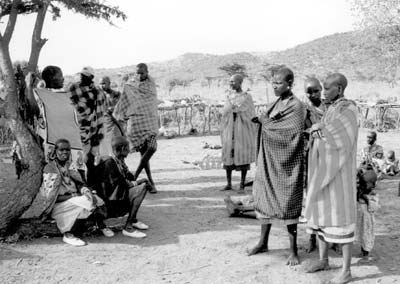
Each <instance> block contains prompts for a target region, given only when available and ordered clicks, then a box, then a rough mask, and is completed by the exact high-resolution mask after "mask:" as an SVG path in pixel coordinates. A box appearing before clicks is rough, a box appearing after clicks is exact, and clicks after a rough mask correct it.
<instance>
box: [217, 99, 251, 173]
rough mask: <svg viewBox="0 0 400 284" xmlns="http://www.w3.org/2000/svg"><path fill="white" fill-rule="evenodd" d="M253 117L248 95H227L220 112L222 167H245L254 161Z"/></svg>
mask: <svg viewBox="0 0 400 284" xmlns="http://www.w3.org/2000/svg"><path fill="white" fill-rule="evenodd" d="M234 116H235V117H234ZM255 116H256V112H255V107H254V103H253V99H252V98H251V95H250V94H248V93H246V92H240V93H237V92H230V93H229V94H228V96H227V98H226V101H225V106H224V109H223V111H222V127H221V141H222V162H223V164H224V165H236V166H238V165H246V164H251V163H253V162H254V161H255V147H256V143H255V135H256V125H255V124H254V123H253V122H251V119H252V118H253V117H255ZM232 151H233V155H232Z"/></svg>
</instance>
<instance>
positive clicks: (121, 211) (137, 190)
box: [106, 183, 149, 218]
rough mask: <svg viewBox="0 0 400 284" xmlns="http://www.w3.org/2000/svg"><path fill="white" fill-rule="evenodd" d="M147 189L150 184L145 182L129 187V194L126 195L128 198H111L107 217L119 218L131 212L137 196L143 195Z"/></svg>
mask: <svg viewBox="0 0 400 284" xmlns="http://www.w3.org/2000/svg"><path fill="white" fill-rule="evenodd" d="M145 190H149V185H148V184H145V183H143V184H141V185H138V186H134V187H131V188H130V189H129V195H128V196H126V198H124V199H123V200H109V201H108V202H107V204H106V205H107V217H108V218H117V217H122V216H124V215H125V214H126V213H129V212H130V211H131V208H132V206H133V201H134V200H135V198H136V197H138V196H139V195H141V194H142V193H143V191H145Z"/></svg>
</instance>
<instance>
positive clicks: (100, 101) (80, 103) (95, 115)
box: [69, 83, 106, 146]
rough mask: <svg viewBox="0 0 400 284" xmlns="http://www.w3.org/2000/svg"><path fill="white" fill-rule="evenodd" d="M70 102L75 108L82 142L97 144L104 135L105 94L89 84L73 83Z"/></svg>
mask: <svg viewBox="0 0 400 284" xmlns="http://www.w3.org/2000/svg"><path fill="white" fill-rule="evenodd" d="M69 91H70V92H71V97H70V99H71V102H72V105H73V106H74V108H75V110H76V115H77V118H78V123H79V130H80V136H81V141H82V144H84V145H88V144H90V145H91V146H98V145H99V144H100V141H101V140H102V139H103V137H104V114H105V111H106V110H105V107H106V106H105V104H106V102H105V96H104V94H103V91H101V90H100V89H98V88H96V87H95V86H94V85H91V86H80V85H79V83H77V84H73V85H72V86H71V87H70V89H69Z"/></svg>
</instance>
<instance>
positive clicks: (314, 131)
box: [310, 123, 322, 139]
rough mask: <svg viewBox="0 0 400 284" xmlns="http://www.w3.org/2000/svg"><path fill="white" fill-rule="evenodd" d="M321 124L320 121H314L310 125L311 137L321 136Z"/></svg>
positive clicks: (319, 137)
mask: <svg viewBox="0 0 400 284" xmlns="http://www.w3.org/2000/svg"><path fill="white" fill-rule="evenodd" d="M321 129H322V125H321V124H320V123H315V124H313V125H312V126H311V129H310V132H311V136H312V137H313V138H318V139H321V138H322V131H321Z"/></svg>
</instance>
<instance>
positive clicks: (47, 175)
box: [40, 160, 84, 218]
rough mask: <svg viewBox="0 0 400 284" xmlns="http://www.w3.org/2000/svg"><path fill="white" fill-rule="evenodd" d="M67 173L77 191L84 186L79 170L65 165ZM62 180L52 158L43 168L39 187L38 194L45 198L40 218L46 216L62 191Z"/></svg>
mask: <svg viewBox="0 0 400 284" xmlns="http://www.w3.org/2000/svg"><path fill="white" fill-rule="evenodd" d="M67 169H68V175H69V177H70V179H71V180H72V181H73V183H74V185H75V186H76V190H77V191H78V192H79V191H80V189H81V188H82V187H83V186H84V182H83V180H82V178H81V175H80V174H79V172H78V171H77V170H75V169H72V168H70V167H69V165H67ZM63 187H64V185H63V180H62V174H61V171H60V169H59V166H58V165H57V163H56V162H55V161H54V160H53V161H50V162H49V163H48V164H47V165H46V166H45V167H44V170H43V182H42V185H41V187H40V194H41V195H42V196H43V197H44V198H45V200H44V206H43V212H42V214H41V217H42V218H45V217H47V216H48V215H49V214H50V213H51V210H52V209H53V206H54V204H55V203H56V200H57V197H58V195H59V194H60V193H63V192H62V191H63Z"/></svg>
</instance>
